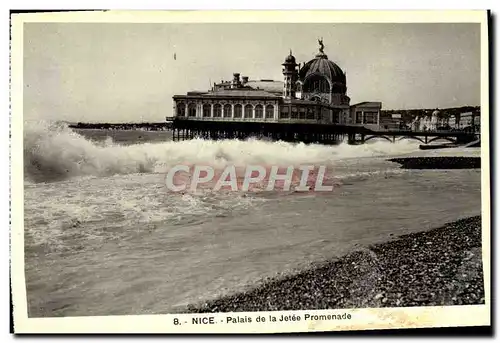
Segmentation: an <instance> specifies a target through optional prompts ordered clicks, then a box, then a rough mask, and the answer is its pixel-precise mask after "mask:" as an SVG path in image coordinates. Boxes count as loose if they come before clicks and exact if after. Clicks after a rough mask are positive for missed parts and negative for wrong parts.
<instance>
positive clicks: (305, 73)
mask: <svg viewBox="0 0 500 343" xmlns="http://www.w3.org/2000/svg"><path fill="white" fill-rule="evenodd" d="M319 43H320V48H319V53H318V54H316V56H315V58H314V59H312V60H310V61H309V62H307V63H306V64H305V65H304V66H303V67H302V68H300V71H299V78H300V80H302V81H304V80H305V79H306V78H308V77H309V76H310V75H313V74H320V75H322V76H324V77H326V78H327V79H328V80H329V81H330V82H331V83H342V84H346V77H345V73H344V72H343V71H342V69H340V67H339V66H338V65H337V64H335V63H334V62H332V61H330V60H329V59H328V56H327V55H326V54H325V53H324V52H323V48H324V45H323V41H322V40H319Z"/></svg>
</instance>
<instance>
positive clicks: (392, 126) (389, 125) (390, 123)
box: [380, 113, 403, 131]
mask: <svg viewBox="0 0 500 343" xmlns="http://www.w3.org/2000/svg"><path fill="white" fill-rule="evenodd" d="M380 129H381V130H389V131H390V130H401V129H403V119H402V115H401V114H400V113H393V114H392V115H391V116H390V117H385V118H382V119H380Z"/></svg>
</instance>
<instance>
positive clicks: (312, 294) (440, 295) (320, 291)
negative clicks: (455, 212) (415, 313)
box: [186, 216, 485, 313]
mask: <svg viewBox="0 0 500 343" xmlns="http://www.w3.org/2000/svg"><path fill="white" fill-rule="evenodd" d="M484 302H485V299H484V287H483V266H482V256H481V217H480V216H476V217H469V218H465V219H461V220H458V221H455V222H452V223H448V224H446V225H444V226H443V227H439V228H435V229H431V230H429V231H425V232H418V233H412V234H407V235H402V236H399V237H394V238H393V239H392V240H390V241H388V242H385V243H381V244H376V245H372V246H368V247H364V248H360V249H357V250H355V251H353V252H351V253H349V254H348V255H346V256H344V257H342V258H340V259H336V260H332V261H327V262H323V263H321V264H318V265H316V266H313V267H311V268H310V269H307V270H305V271H302V272H299V273H297V274H294V275H288V276H286V277H277V278H271V279H267V280H263V282H262V283H261V285H260V286H258V287H257V288H254V289H251V290H248V291H246V292H242V293H238V294H233V295H229V296H225V297H222V298H219V299H216V300H213V301H209V302H205V303H202V304H196V305H191V306H188V308H187V310H186V312H188V313H207V312H246V311H285V310H306V309H307V310H313V309H318V310H319V309H340V308H362V307H375V308H376V307H396V306H397V307H409V306H443V305H471V304H484Z"/></svg>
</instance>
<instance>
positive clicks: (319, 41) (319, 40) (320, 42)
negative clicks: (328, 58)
mask: <svg viewBox="0 0 500 343" xmlns="http://www.w3.org/2000/svg"><path fill="white" fill-rule="evenodd" d="M318 43H319V52H321V53H323V49H324V48H325V45H324V44H323V37H321V38H320V39H318Z"/></svg>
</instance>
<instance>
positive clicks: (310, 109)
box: [307, 107, 314, 120]
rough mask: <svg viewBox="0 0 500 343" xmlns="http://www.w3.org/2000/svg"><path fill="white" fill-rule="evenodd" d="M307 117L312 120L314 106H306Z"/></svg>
mask: <svg viewBox="0 0 500 343" xmlns="http://www.w3.org/2000/svg"><path fill="white" fill-rule="evenodd" d="M307 119H310V120H314V108H312V107H308V108H307Z"/></svg>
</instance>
